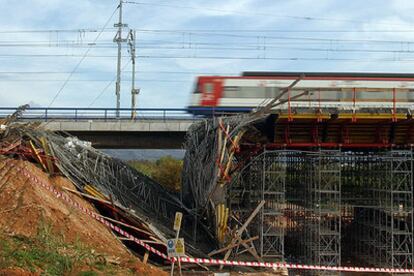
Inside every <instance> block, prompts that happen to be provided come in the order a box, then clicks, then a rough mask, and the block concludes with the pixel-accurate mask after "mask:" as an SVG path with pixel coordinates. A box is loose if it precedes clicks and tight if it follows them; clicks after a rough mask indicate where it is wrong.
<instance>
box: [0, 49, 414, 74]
mask: <svg viewBox="0 0 414 276" xmlns="http://www.w3.org/2000/svg"><path fill="white" fill-rule="evenodd" d="M402 53H404V52H402ZM81 56H82V55H73V54H62V55H53V54H49V55H48V54H44V55H31V54H28V55H18V54H10V55H0V57H27V58H45V57H46V58H49V57H81ZM89 57H90V58H115V57H116V56H115V55H95V56H89ZM136 57H137V58H141V59H221V60H287V61H357V62H358V61H361V62H374V61H375V62H413V61H414V59H411V58H403V57H392V58H331V57H311V58H308V57H287V56H283V57H269V56H251V57H249V56H200V55H187V56H183V55H182V56H179V55H137V56H136ZM71 73H72V72H71Z"/></svg>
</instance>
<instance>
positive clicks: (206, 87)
mask: <svg viewBox="0 0 414 276" xmlns="http://www.w3.org/2000/svg"><path fill="white" fill-rule="evenodd" d="M204 91H205V92H206V93H208V94H211V93H213V84H212V83H206V84H204Z"/></svg>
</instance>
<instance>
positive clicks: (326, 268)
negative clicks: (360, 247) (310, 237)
mask: <svg viewBox="0 0 414 276" xmlns="http://www.w3.org/2000/svg"><path fill="white" fill-rule="evenodd" d="M18 170H19V171H21V172H22V174H23V175H24V176H26V177H27V178H29V179H31V180H32V181H33V182H34V183H37V184H39V185H40V186H42V187H43V188H45V189H47V190H48V191H50V192H52V193H53V194H54V195H55V196H56V197H57V198H61V199H63V200H64V201H66V202H67V203H69V204H70V205H72V206H73V207H75V208H77V209H79V210H81V211H82V212H84V213H85V214H87V215H89V216H90V217H92V218H94V219H96V220H97V221H99V222H101V223H103V224H104V225H106V226H107V227H109V228H111V229H112V230H113V231H115V232H117V233H119V234H121V235H122V236H124V237H126V238H128V239H130V240H132V241H134V242H135V243H137V244H138V245H140V246H143V247H144V248H145V249H147V250H148V251H150V252H152V253H154V254H156V255H158V256H160V257H162V258H164V259H166V260H169V261H171V262H175V261H177V260H178V259H177V258H171V259H170V258H169V257H168V256H167V255H165V254H164V253H162V252H160V251H159V250H157V249H155V248H153V247H151V246H149V245H148V244H146V243H144V242H143V241H141V240H139V239H137V238H135V237H134V236H132V235H131V234H129V233H128V232H126V231H124V230H122V229H121V228H119V227H118V226H116V225H114V224H112V223H110V222H109V221H107V220H105V219H103V218H102V217H100V216H99V215H97V214H96V213H94V212H92V211H91V210H89V209H88V208H85V207H83V206H82V205H80V204H79V203H78V202H76V201H74V200H72V199H71V198H70V197H68V196H67V195H66V194H64V193H62V192H60V191H58V190H57V189H55V188H54V187H53V186H51V185H49V184H48V183H46V182H44V181H41V180H40V179H38V178H37V177H36V176H34V175H33V174H32V173H30V171H28V170H27V169H26V168H23V167H19V168H18ZM180 261H181V262H182V263H195V264H211V265H226V266H248V267H263V268H287V269H300V270H322V271H336V272H373V273H379V272H382V273H412V274H414V269H404V268H371V267H346V266H342V267H334V266H320V265H301V264H289V263H283V262H275V263H271V262H247V261H227V260H219V259H204V258H188V257H181V258H180Z"/></svg>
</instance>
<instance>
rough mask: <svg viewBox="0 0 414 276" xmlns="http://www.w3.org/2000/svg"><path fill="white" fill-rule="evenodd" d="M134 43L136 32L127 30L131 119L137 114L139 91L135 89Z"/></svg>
mask: <svg viewBox="0 0 414 276" xmlns="http://www.w3.org/2000/svg"><path fill="white" fill-rule="evenodd" d="M135 43H136V32H135V30H134V31H132V30H130V31H129V43H128V44H129V48H130V52H131V62H132V78H131V79H132V83H131V119H132V120H134V119H135V118H136V116H137V111H136V95H138V93H139V89H135V58H136V52H135Z"/></svg>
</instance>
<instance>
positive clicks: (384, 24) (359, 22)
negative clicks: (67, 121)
mask: <svg viewBox="0 0 414 276" xmlns="http://www.w3.org/2000/svg"><path fill="white" fill-rule="evenodd" d="M124 3H126V4H134V5H141V6H154V7H165V8H174V9H190V10H205V11H213V12H224V13H231V14H237V15H248V16H252V15H254V16H270V17H273V18H275V17H277V18H288V19H294V20H301V21H303V20H304V21H328V22H348V23H358V24H361V23H372V22H371V21H369V20H357V19H339V18H333V17H317V16H299V15H286V14H280V13H266V12H253V11H237V10H229V9H218V8H211V7H206V6H203V7H195V6H185V5H175V4H170V3H167V4H164V3H150V2H141V1H124ZM375 24H376V25H382V26H411V27H412V26H413V25H411V24H397V23H394V22H381V23H375Z"/></svg>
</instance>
